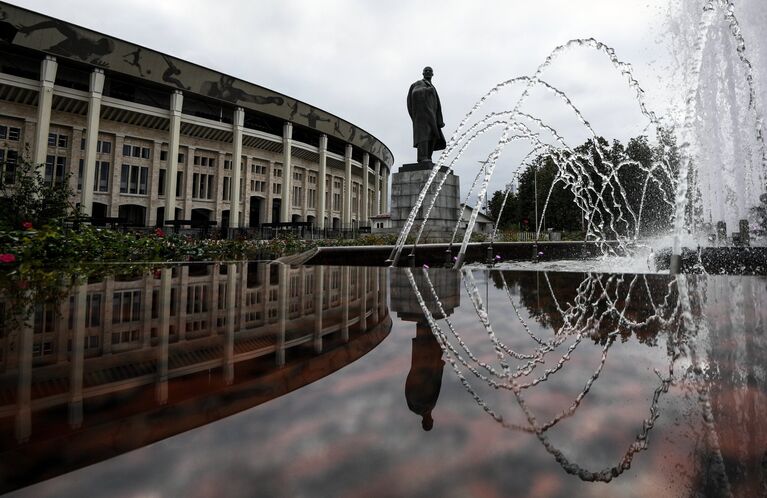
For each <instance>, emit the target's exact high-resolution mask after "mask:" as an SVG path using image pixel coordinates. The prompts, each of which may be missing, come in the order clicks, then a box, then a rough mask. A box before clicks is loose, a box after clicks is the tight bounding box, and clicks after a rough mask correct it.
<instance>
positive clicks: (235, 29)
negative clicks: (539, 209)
mask: <svg viewBox="0 0 767 498" xmlns="http://www.w3.org/2000/svg"><path fill="white" fill-rule="evenodd" d="M759 1H762V0H759ZM11 3H14V4H17V5H20V6H24V7H27V8H29V9H32V10H36V11H39V12H43V13H45V14H49V15H52V16H54V17H58V18H62V19H65V20H67V21H70V22H74V23H76V24H79V25H82V26H84V27H87V28H91V29H94V30H97V31H101V32H104V33H108V34H110V35H114V36H117V37H119V38H122V39H125V40H127V41H131V42H135V43H138V44H141V45H145V46H147V47H149V48H152V49H155V50H158V51H161V52H165V53H169V54H172V55H174V56H177V57H180V58H182V59H186V60H188V61H191V62H195V63H198V64H201V65H203V66H207V67H210V68H213V69H217V70H220V71H222V72H226V73H228V74H231V75H233V76H236V77H239V78H242V79H245V80H248V81H251V82H253V83H256V84H260V85H263V86H265V87H268V88H271V89H274V90H277V91H280V92H282V93H285V94H287V95H289V96H292V97H295V98H298V99H300V100H303V101H305V102H307V103H310V104H312V105H316V106H317V107H320V108H322V109H325V110H327V111H329V112H332V113H334V114H336V115H338V116H340V117H343V118H344V119H347V120H349V121H351V122H352V123H355V124H357V125H359V126H360V127H362V128H364V129H366V130H367V131H369V132H372V133H373V134H374V135H375V136H377V137H378V138H379V139H381V140H382V141H383V142H384V143H385V144H386V145H388V146H389V148H390V149H391V150H392V152H393V153H394V156H395V161H396V164H395V169H396V168H397V167H398V165H400V164H402V163H403V162H413V161H414V160H415V150H414V149H413V148H412V132H411V124H410V120H409V117H408V115H407V110H406V108H405V95H406V93H407V89H408V86H409V85H410V84H411V83H412V82H413V81H415V80H417V79H419V78H420V75H421V70H422V68H423V67H424V66H425V65H431V66H432V67H433V68H434V72H435V76H434V80H433V82H434V84H435V86H436V87H437V89H438V91H439V94H440V97H441V100H442V106H443V111H444V116H445V123H446V126H445V135H446V136H447V137H448V138H449V137H450V135H451V134H452V133H453V131H454V130H455V128H456V126H457V125H458V123H459V122H460V121H461V119H462V118H463V116H464V115H465V114H466V113H467V112H468V111H469V110H470V109H471V107H472V105H473V104H474V102H476V101H477V100H478V99H479V98H480V97H481V96H482V95H483V94H484V93H485V92H487V91H488V90H489V89H490V88H491V87H492V86H494V85H495V84H497V83H499V82H501V81H504V80H507V79H510V78H513V77H516V76H522V75H531V74H532V73H533V72H534V71H535V69H536V68H537V67H538V65H539V64H540V63H542V62H543V61H544V59H545V58H546V56H547V55H548V54H549V53H550V52H551V50H552V49H553V48H554V47H556V46H557V45H559V44H562V43H565V42H567V41H568V40H570V39H573V38H587V37H594V38H597V39H599V40H600V41H602V42H604V43H606V44H607V45H609V46H611V47H613V48H615V50H616V53H617V55H618V57H619V58H620V59H622V60H624V61H627V62H630V63H631V64H632V65H633V67H634V70H635V76H636V78H637V80H639V82H640V84H641V85H642V87H643V88H644V89H645V90H646V92H647V96H648V103H649V104H650V106H651V107H652V108H653V109H654V110H656V112H658V113H659V114H663V113H664V112H666V110H667V108H668V102H669V93H670V89H669V86H668V81H669V79H670V76H671V75H673V74H674V72H675V69H674V68H673V67H670V64H669V61H670V57H669V51H668V49H667V45H668V37H667V36H666V33H667V21H668V5H669V0H642V1H636V0H538V1H535V2H521V1H513V0H498V1H481V2H473V3H470V2H466V1H465V0H441V1H404V0H401V1H400V0H389V1H386V2H379V1H372V0H371V1H361V0H356V1H352V0H322V1H319V0H274V1H272V0H258V1H248V0H219V1H215V2H214V1H211V0H183V1H176V0H162V1H157V0H123V1H119V2H114V1H111V0H110V1H107V0H68V1H66V2H53V1H50V0H12V1H11ZM547 80H548V81H550V82H551V83H552V84H555V85H556V86H557V87H558V88H560V89H562V90H563V91H565V92H567V94H568V96H570V98H571V99H572V100H573V102H574V104H575V105H576V106H578V107H579V108H580V109H581V110H582V111H583V113H584V116H585V117H586V119H588V120H589V121H590V122H591V123H592V125H593V126H594V128H595V129H596V131H597V132H598V133H599V134H600V135H602V136H605V137H607V138H608V139H611V138H619V139H622V140H625V139H627V138H628V137H631V136H635V135H637V134H639V133H641V132H642V130H643V129H644V128H645V127H646V126H647V124H648V123H647V121H646V120H644V119H643V118H642V116H641V115H640V114H639V113H638V111H637V109H638V108H637V105H636V101H635V100H634V98H633V96H632V95H633V94H632V92H631V91H629V89H628V87H627V85H626V83H625V79H622V78H621V77H620V75H619V74H618V73H617V72H616V71H615V70H613V69H611V67H610V66H609V64H607V63H606V62H605V58H604V57H603V56H597V55H595V54H594V53H593V52H589V51H586V50H573V51H570V52H569V53H567V54H566V55H565V56H564V57H562V58H560V59H558V61H557V62H556V63H555V65H554V67H552V70H551V72H550V73H547ZM511 102H512V99H511V95H509V97H508V99H507V100H506V101H504V102H503V103H501V107H503V105H506V108H507V109H509V108H511V107H512V104H509V103H511ZM532 102H533V109H528V111H531V112H532V111H535V112H536V113H537V114H538V115H540V116H541V117H545V118H546V120H547V121H548V122H550V123H551V124H553V125H554V126H555V127H556V128H557V129H558V130H560V132H561V133H562V134H563V135H565V136H567V137H568V138H570V139H572V141H573V145H577V143H579V141H581V142H582V140H581V138H585V134H584V131H583V127H582V126H580V125H579V124H578V123H577V122H575V121H574V118H573V117H572V113H570V112H569V111H567V110H566V109H565V108H564V107H563V106H561V105H560V104H557V103H553V102H551V99H550V98H549V99H548V100H546V99H534V100H533V101H532ZM579 134H580V135H579ZM527 150H529V147H528V149H527ZM488 152H489V150H487V148H486V147H485V149H484V151H482V150H474V151H472V152H471V153H467V156H466V158H467V159H466V161H465V162H463V163H462V164H459V165H457V167H456V170H457V172H458V174H459V175H461V177H462V191H463V192H466V190H467V189H468V185H469V184H470V183H471V179H472V178H473V173H474V171H476V159H479V158H481V157H483V155H484V156H486V155H487V153H488ZM516 154H517V155H514V154H511V153H510V154H509V155H507V156H504V161H506V163H504V164H503V165H501V164H500V163H499V171H498V174H497V175H496V178H494V182H493V184H494V186H495V187H496V188H500V186H501V185H502V184H503V183H505V182H506V181H508V180H509V178H510V171H511V170H512V169H513V168H514V167H515V166H512V165H511V164H512V163H513V162H514V161H515V160H516V161H518V158H519V157H520V155H521V154H523V152H522V151H517V152H516ZM436 158H437V156H436V154H435V159H436ZM469 176H471V178H469Z"/></svg>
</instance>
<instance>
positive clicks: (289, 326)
mask: <svg viewBox="0 0 767 498" xmlns="http://www.w3.org/2000/svg"><path fill="white" fill-rule="evenodd" d="M385 271H386V270H385V269H375V268H350V267H344V268H328V267H319V266H317V267H296V268H290V267H287V266H285V265H282V264H277V263H275V264H271V265H264V264H250V265H245V266H243V265H242V264H229V265H191V266H184V267H176V268H173V269H163V270H159V271H158V272H156V273H155V274H154V275H148V276H144V277H140V278H138V279H125V280H122V279H114V278H107V279H106V280H104V281H102V282H94V283H87V284H82V285H80V286H78V287H76V288H75V289H74V290H73V292H72V293H71V295H70V296H69V297H68V298H66V299H64V300H63V301H62V302H61V303H60V304H46V305H38V306H37V308H36V310H35V312H34V316H32V317H31V318H29V319H28V320H27V323H26V325H23V326H20V327H14V328H13V329H12V330H10V331H7V332H6V335H5V336H4V337H0V340H2V342H0V355H1V356H0V475H2V476H3V479H0V482H2V483H4V486H1V487H0V492H3V491H7V490H9V489H13V488H15V487H19V486H22V485H27V484H30V483H32V482H35V481H37V480H41V479H45V478H48V477H51V476H53V475H56V474H59V473H61V472H64V471H69V470H72V469H73V468H77V467H80V466H82V465H86V464H88V463H93V462H94V461H99V460H101V459H104V458H109V457H111V456H114V455H116V454H119V453H122V452H124V451H127V450H129V449H133V448H137V447H140V446H143V445H146V444H149V443H151V442H153V441H157V440H159V439H162V438H164V437H168V436H171V435H173V434H177V433H179V432H182V431H184V430H189V429H192V428H194V427H197V426H199V425H203V424H205V423H208V422H210V421H212V420H216V419H218V418H221V417H224V416H228V415H230V414H232V413H236V412H238V411H241V410H243V409H246V408H250V407H252V406H255V405H257V404H260V403H263V402H265V401H268V400H269V399H273V398H275V397H278V396H281V395H282V394H285V393H287V392H289V391H292V390H294V389H297V388H300V387H301V386H303V385H306V384H308V383H311V382H313V381H315V380H317V379H319V378H321V377H324V376H326V375H328V374H330V373H331V372H333V371H335V370H337V369H339V368H342V367H343V366H345V365H346V364H348V363H350V362H352V361H354V360H355V359H357V358H359V357H360V356H362V355H364V354H365V353H367V352H368V351H370V350H371V349H372V348H373V347H375V346H376V345H377V344H378V343H379V342H380V341H381V340H382V339H383V338H384V337H385V336H386V334H388V332H389V329H390V327H391V319H390V318H389V316H388V311H387V309H386V299H387V295H386V292H387V291H386V289H387V286H386V285H385V278H386V273H385ZM4 304H7V303H4ZM213 407H214V408H215V409H213ZM67 410H68V411H67ZM61 413H63V414H64V415H63V417H61V415H60V414H61ZM67 413H68V414H67ZM115 427H120V428H121V429H120V430H121V431H127V434H122V435H121V436H119V437H120V439H121V444H120V445H118V446H119V447H117V448H115V447H113V446H111V445H109V444H107V446H108V447H105V448H102V447H101V446H100V443H101V442H103V441H110V438H112V437H118V436H114V435H113V434H112V432H113V431H114V430H115ZM123 439H124V440H123ZM64 442H66V443H65V444H64ZM51 451H53V452H56V453H55V454H56V455H59V453H66V458H65V459H64V460H66V461H67V462H68V463H67V464H66V465H67V467H66V468H59V467H49V468H46V469H45V471H40V469H34V464H35V462H38V463H39V462H40V461H45V460H46V458H50V456H51V453H50V452H51ZM18 452H22V453H24V455H25V458H24V459H19V458H17V457H18Z"/></svg>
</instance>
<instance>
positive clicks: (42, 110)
mask: <svg viewBox="0 0 767 498" xmlns="http://www.w3.org/2000/svg"><path fill="white" fill-rule="evenodd" d="M57 67H58V63H57V62H56V58H55V57H51V56H50V55H46V56H45V59H44V60H43V62H42V63H41V64H40V96H39V98H38V100H37V126H36V127H35V152H34V155H33V156H32V160H33V161H34V163H35V165H37V167H38V168H42V171H41V173H42V174H43V176H44V175H45V158H46V155H47V154H48V131H49V130H50V127H51V105H52V104H53V85H54V83H55V81H56V69H57Z"/></svg>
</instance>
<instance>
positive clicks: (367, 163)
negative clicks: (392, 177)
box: [0, 2, 393, 229]
mask: <svg viewBox="0 0 767 498" xmlns="http://www.w3.org/2000/svg"><path fill="white" fill-rule="evenodd" d="M23 154H28V156H29V159H30V160H31V161H33V162H34V163H35V164H40V165H44V174H45V177H46V179H47V180H48V181H50V182H63V181H64V179H65V178H67V174H68V173H69V174H70V176H69V181H70V182H71V187H72V189H73V191H76V192H77V196H78V201H79V203H80V206H81V210H82V212H83V213H85V214H86V215H90V216H93V217H94V218H107V217H114V218H123V219H125V220H128V221H129V223H130V224H132V225H139V226H155V225H162V224H164V223H166V222H167V221H169V220H191V221H198V222H199V221H203V222H204V221H215V222H216V223H217V224H218V225H219V226H223V227H257V226H260V225H263V224H267V223H278V222H280V223H285V222H312V223H313V224H314V226H315V227H318V228H334V229H349V228H357V227H364V226H370V217H371V216H376V215H379V214H381V213H386V212H388V203H387V199H388V179H389V174H390V168H391V166H392V164H393V157H392V154H391V152H390V150H389V149H388V148H387V147H386V146H385V145H384V144H383V143H381V142H380V141H379V140H378V139H376V138H375V137H374V136H373V135H371V134H370V133H368V132H366V131H365V130H363V129H361V128H359V127H357V126H356V125H354V124H352V123H349V122H347V121H345V120H343V119H341V118H339V117H337V116H334V115H332V114H330V113H328V112H325V111H323V110H321V109H317V108H316V107H313V106H311V105H310V104H306V103H304V102H300V101H298V100H296V99H294V98H291V97H288V96H286V95H283V94H280V93H277V92H275V91H272V90H269V89H266V88H263V87H261V86H258V85H256V84H253V83H249V82H246V81H242V80H239V79H237V78H234V77H232V76H228V75H226V74H222V73H219V72H217V71H214V70H212V69H207V68H204V67H201V66H198V65H196V64H192V63H190V62H186V61H183V60H181V59H177V58H175V57H172V56H169V55H166V54H163V53H160V52H157V51H155V50H152V49H148V48H145V47H141V46H138V45H135V44H132V43H129V42H125V41H122V40H119V39H117V38H113V37H110V36H108V35H104V34H101V33H97V32H94V31H91V30H88V29H85V28H81V27H79V26H75V25H73V24H70V23H67V22H64V21H61V20H59V19H54V18H51V17H47V16H44V15H41V14H39V13H36V12H32V11H29V10H25V9H22V8H19V7H16V6H13V5H9V4H6V3H2V2H0V163H2V164H3V165H4V171H3V175H4V178H5V179H6V181H8V180H9V179H11V180H12V178H13V172H14V168H15V164H16V161H17V160H18V158H19V156H21V155H23ZM41 168H42V166H41ZM234 206H236V209H235V208H233V207H234Z"/></svg>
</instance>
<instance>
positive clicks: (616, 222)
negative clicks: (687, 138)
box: [489, 132, 679, 237]
mask: <svg viewBox="0 0 767 498" xmlns="http://www.w3.org/2000/svg"><path fill="white" fill-rule="evenodd" d="M660 138H661V144H659V145H655V146H653V145H650V143H649V141H648V139H647V137H645V136H639V137H636V138H632V139H631V140H629V142H628V144H627V145H623V144H622V143H621V142H619V141H618V140H613V142H612V144H610V143H608V142H607V140H605V139H604V138H601V137H600V138H598V139H597V143H598V144H599V150H597V148H596V147H595V145H594V143H593V142H592V141H587V142H586V143H584V144H583V145H581V146H579V147H577V148H575V149H574V150H573V152H569V151H553V152H548V153H546V154H541V155H539V156H537V157H535V158H534V159H533V160H532V161H531V162H530V164H529V165H528V166H527V167H526V168H525V169H524V170H523V171H522V172H521V173H520V175H519V181H518V188H517V192H516V193H515V194H511V193H510V194H509V196H508V199H507V201H506V206H505V208H504V209H503V213H501V217H500V220H501V221H500V225H499V226H500V229H506V230H509V229H515V230H524V231H534V230H535V229H536V228H537V227H536V226H535V210H536V203H535V200H536V195H535V192H536V183H537V201H538V202H537V208H538V219H539V220H540V221H542V222H543V223H542V229H543V230H546V229H549V228H550V229H554V230H557V231H572V232H585V229H586V227H587V226H588V224H589V218H588V217H587V215H586V213H585V212H584V210H583V209H582V208H581V206H583V205H586V206H589V207H590V212H591V213H592V215H591V224H592V227H596V228H597V231H601V234H602V235H603V236H605V237H613V236H615V235H619V236H633V235H634V234H635V233H636V225H637V222H638V223H639V226H640V228H639V235H649V234H653V233H658V232H661V231H663V230H667V229H669V228H670V227H671V223H672V217H673V207H672V200H673V195H674V193H673V184H672V179H671V178H670V176H671V177H674V175H675V174H676V171H678V166H679V156H678V150H677V147H676V143H675V140H674V137H673V135H672V134H671V133H668V132H664V133H662V134H661V137H660ZM664 144H665V147H664ZM664 158H665V161H664V162H663V163H662V164H664V166H662V167H661V166H658V165H659V164H660V163H661V161H662V160H663V159H664ZM653 165H655V169H653ZM618 166H620V167H619V169H618V172H617V174H616V173H615V168H618ZM650 170H652V171H653V173H652V175H650V177H649V178H648V173H647V172H648V171H650ZM560 171H562V173H563V174H564V175H565V176H566V178H567V182H563V181H562V180H560V181H558V182H557V183H556V185H555V186H554V189H553V190H552V192H551V197H550V199H549V203H548V207H547V208H546V212H545V216H544V205H545V204H546V198H547V197H548V195H549V190H550V189H551V185H552V183H554V180H555V178H556V177H557V174H558V173H559V172H560ZM578 190H580V202H579V203H578V202H576V195H575V194H576V192H577V191H578ZM643 196H644V204H642V197H643ZM503 197H504V192H503V191H496V192H495V193H493V196H492V200H491V201H490V203H489V204H490V212H491V215H492V216H493V218H495V219H498V215H499V212H500V209H501V205H502V202H503ZM579 204H580V206H579ZM640 208H641V218H640ZM632 213H633V214H632ZM594 230H595V229H594V228H592V232H594Z"/></svg>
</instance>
